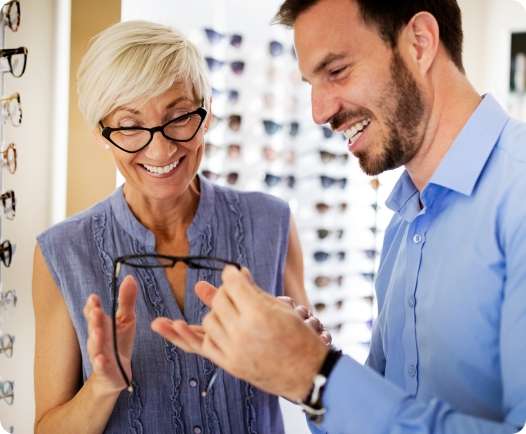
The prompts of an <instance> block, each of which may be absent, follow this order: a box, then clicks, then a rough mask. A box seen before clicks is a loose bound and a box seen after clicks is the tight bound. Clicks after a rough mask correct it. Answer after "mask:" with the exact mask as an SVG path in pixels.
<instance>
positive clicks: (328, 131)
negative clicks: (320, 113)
mask: <svg viewBox="0 0 526 434" xmlns="http://www.w3.org/2000/svg"><path fill="white" fill-rule="evenodd" d="M320 128H321V132H322V134H323V137H324V138H325V139H332V138H333V137H334V136H336V137H339V138H340V139H341V140H342V141H346V140H347V139H346V138H345V136H344V135H343V134H341V133H335V132H334V131H333V130H332V129H331V128H329V127H327V126H325V125H322V126H321V127H320Z"/></svg>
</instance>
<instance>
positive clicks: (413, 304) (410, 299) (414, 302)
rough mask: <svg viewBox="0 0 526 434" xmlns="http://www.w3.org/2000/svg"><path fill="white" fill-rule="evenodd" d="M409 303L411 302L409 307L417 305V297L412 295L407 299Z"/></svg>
mask: <svg viewBox="0 0 526 434" xmlns="http://www.w3.org/2000/svg"><path fill="white" fill-rule="evenodd" d="M407 304H409V307H415V304H416V300H415V297H413V296H410V297H409V299H408V300H407Z"/></svg>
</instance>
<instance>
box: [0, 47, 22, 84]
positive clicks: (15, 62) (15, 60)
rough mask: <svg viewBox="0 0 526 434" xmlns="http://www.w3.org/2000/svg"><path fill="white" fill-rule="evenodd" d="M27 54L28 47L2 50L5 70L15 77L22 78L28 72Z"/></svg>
mask: <svg viewBox="0 0 526 434" xmlns="http://www.w3.org/2000/svg"><path fill="white" fill-rule="evenodd" d="M27 53H28V50H27V48H26V47H18V48H3V49H0V59H1V60H2V63H4V69H5V70H6V71H9V72H10V73H11V74H12V75H13V77H16V78H19V77H22V75H24V72H25V70H26V63H27ZM6 62H7V65H6ZM8 68H9V69H8Z"/></svg>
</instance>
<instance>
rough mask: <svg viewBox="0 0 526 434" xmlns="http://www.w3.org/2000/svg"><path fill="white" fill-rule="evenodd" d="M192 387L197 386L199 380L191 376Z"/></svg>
mask: <svg viewBox="0 0 526 434" xmlns="http://www.w3.org/2000/svg"><path fill="white" fill-rule="evenodd" d="M188 383H190V387H197V380H196V379H195V378H190V381H189V382H188Z"/></svg>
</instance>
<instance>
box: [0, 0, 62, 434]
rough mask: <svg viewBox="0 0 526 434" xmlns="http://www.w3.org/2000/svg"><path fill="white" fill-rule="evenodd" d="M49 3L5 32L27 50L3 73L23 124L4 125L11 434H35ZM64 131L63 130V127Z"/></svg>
mask: <svg viewBox="0 0 526 434" xmlns="http://www.w3.org/2000/svg"><path fill="white" fill-rule="evenodd" d="M54 5H55V1H54V0H24V1H21V9H22V20H21V25H20V28H19V30H18V32H16V33H13V32H11V31H10V30H6V46H7V47H18V46H26V47H27V48H28V49H29V56H28V64H27V69H26V72H25V74H24V76H22V77H21V78H18V79H17V78H13V77H12V76H11V75H10V74H6V75H5V82H6V93H9V92H14V91H17V92H19V93H20V95H21V101H22V109H23V121H22V125H21V126H20V127H18V128H14V127H12V126H10V125H9V123H8V124H7V125H6V127H5V128H6V132H5V135H6V139H7V140H8V143H9V142H11V141H14V142H15V143H16V145H17V150H18V169H17V172H16V173H15V174H14V175H11V174H9V173H7V171H6V170H3V190H5V189H7V188H9V189H13V190H14V191H15V193H16V200H17V203H16V205H17V215H16V218H15V219H14V220H13V221H7V222H6V220H4V219H2V239H5V238H8V239H9V240H11V241H12V242H13V243H15V244H16V253H15V255H14V257H13V263H12V265H11V267H10V268H9V269H6V268H5V267H4V266H3V265H1V267H2V268H1V273H2V289H3V290H9V289H13V288H14V289H16V291H17V295H18V305H17V307H16V308H15V309H9V310H8V311H1V310H0V317H1V319H0V330H1V331H2V332H7V333H10V334H13V335H15V339H16V340H15V345H14V354H13V358H12V359H7V358H6V357H5V356H4V355H3V354H0V377H1V378H2V379H4V380H14V381H15V401H14V405H13V406H8V405H6V403H5V402H3V401H0V421H1V422H2V424H3V425H4V426H5V427H9V426H11V425H14V426H15V433H18V434H28V433H31V432H33V417H34V416H33V415H34V400H33V348H34V331H33V328H34V321H33V309H32V302H31V269H32V258H33V249H34V246H35V238H36V235H37V234H38V233H39V232H41V231H43V230H44V229H45V228H46V227H47V226H49V224H50V217H51V206H50V202H51V198H52V194H51V190H50V183H51V175H52V171H51V164H52V159H51V156H52V153H53V152H52V150H53V149H52V126H53V116H52V114H53V112H54V107H56V105H57V104H62V105H64V104H65V102H64V101H59V100H58V101H57V99H56V98H55V95H54V86H53V85H54V73H55V72H56V71H55V70H54V64H53V62H54V59H55V58H56V53H55V52H54V49H53V47H54V43H55V41H54V33H55V32H54V31H55V29H56V28H57V27H56V26H57V23H56V21H55V16H54V14H55V11H56V9H55V6H54ZM64 126H66V125H65V124H64Z"/></svg>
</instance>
